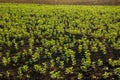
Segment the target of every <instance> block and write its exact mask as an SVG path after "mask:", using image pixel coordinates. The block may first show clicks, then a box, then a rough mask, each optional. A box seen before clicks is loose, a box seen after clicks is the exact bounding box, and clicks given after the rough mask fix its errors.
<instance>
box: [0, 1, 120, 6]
mask: <svg viewBox="0 0 120 80" xmlns="http://www.w3.org/2000/svg"><path fill="white" fill-rule="evenodd" d="M9 2H10V3H39V4H82V5H84V4H86V5H87V4H88V5H90V4H92V5H94V4H96V5H101V4H102V5H120V0H0V3H9Z"/></svg>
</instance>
